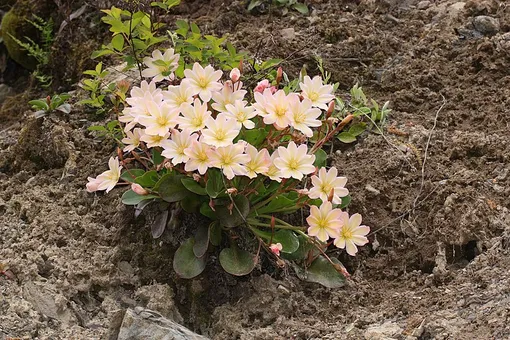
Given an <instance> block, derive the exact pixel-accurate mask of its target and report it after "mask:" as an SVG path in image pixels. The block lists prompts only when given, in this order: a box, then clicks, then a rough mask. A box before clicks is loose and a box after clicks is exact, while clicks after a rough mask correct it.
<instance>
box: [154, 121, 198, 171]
mask: <svg viewBox="0 0 510 340" xmlns="http://www.w3.org/2000/svg"><path fill="white" fill-rule="evenodd" d="M196 140H197V135H196V134H191V132H190V131H189V130H183V131H182V132H179V131H178V130H175V129H174V130H172V137H171V139H170V140H166V141H164V142H163V143H162V144H161V145H162V146H163V149H164V150H163V152H162V153H161V155H162V156H164V157H166V158H168V159H171V160H172V164H173V165H177V164H179V163H185V162H187V161H188V159H189V157H188V155H186V153H185V152H184V150H186V149H187V148H189V147H190V146H191V144H192V143H193V141H196Z"/></svg>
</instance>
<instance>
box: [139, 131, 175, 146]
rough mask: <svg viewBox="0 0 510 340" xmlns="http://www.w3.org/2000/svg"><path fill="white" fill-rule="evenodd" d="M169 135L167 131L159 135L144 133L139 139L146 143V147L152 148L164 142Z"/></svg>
mask: <svg viewBox="0 0 510 340" xmlns="http://www.w3.org/2000/svg"><path fill="white" fill-rule="evenodd" d="M168 137H170V132H167V133H166V134H165V135H164V136H160V135H148V134H146V133H144V134H143V135H142V137H140V140H141V141H142V142H145V143H146V144H147V147H148V148H154V147H156V146H163V145H162V144H164V142H165V141H166V140H167V139H168Z"/></svg>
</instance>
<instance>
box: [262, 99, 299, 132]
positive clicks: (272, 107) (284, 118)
mask: <svg viewBox="0 0 510 340" xmlns="http://www.w3.org/2000/svg"><path fill="white" fill-rule="evenodd" d="M294 96H296V97H297V94H295V93H290V94H289V95H286V94H285V92H284V91H283V90H279V91H277V92H276V93H275V94H274V95H272V96H271V97H267V98H265V99H266V106H265V110H266V112H267V115H265V116H264V123H266V124H274V126H275V127H276V128H277V129H279V130H282V129H284V128H286V127H287V126H289V123H290V119H289V116H288V114H289V108H290V101H291V100H292V97H294Z"/></svg>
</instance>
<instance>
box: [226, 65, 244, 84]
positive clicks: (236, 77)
mask: <svg viewBox="0 0 510 340" xmlns="http://www.w3.org/2000/svg"><path fill="white" fill-rule="evenodd" d="M229 76H230V79H231V80H232V81H233V82H234V83H235V82H237V81H238V80H239V78H241V71H239V69H238V68H237V67H234V68H233V69H232V71H230V75H229Z"/></svg>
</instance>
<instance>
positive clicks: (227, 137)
mask: <svg viewBox="0 0 510 340" xmlns="http://www.w3.org/2000/svg"><path fill="white" fill-rule="evenodd" d="M205 126H206V128H207V129H204V130H202V136H203V142H204V143H206V144H209V145H212V146H215V147H217V148H219V147H222V146H228V145H232V142H233V141H234V138H236V137H237V135H238V134H239V131H240V130H241V127H240V126H239V123H237V121H236V120H235V119H234V118H230V117H227V116H226V115H224V114H219V115H218V116H217V117H216V119H213V118H212V117H209V118H208V119H207V121H206V123H205Z"/></svg>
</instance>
